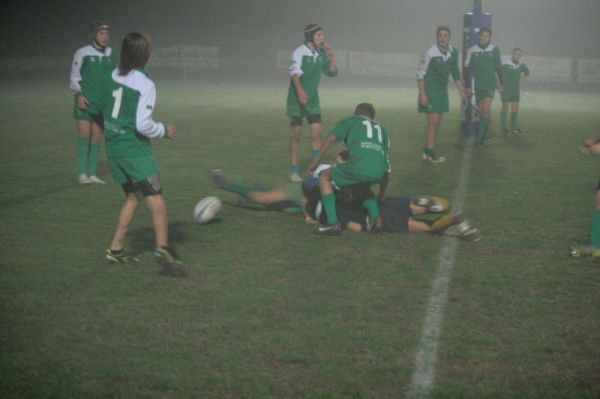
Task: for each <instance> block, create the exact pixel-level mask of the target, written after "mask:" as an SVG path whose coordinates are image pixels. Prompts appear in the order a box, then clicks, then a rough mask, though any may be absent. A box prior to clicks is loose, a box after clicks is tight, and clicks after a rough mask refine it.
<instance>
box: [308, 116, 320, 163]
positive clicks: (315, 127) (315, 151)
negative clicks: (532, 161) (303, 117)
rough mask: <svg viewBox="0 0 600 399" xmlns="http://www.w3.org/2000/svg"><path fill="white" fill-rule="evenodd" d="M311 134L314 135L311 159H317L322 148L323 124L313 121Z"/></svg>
mask: <svg viewBox="0 0 600 399" xmlns="http://www.w3.org/2000/svg"><path fill="white" fill-rule="evenodd" d="M310 134H311V136H312V147H311V149H312V151H311V154H310V158H311V161H312V160H315V159H316V158H317V156H318V155H319V150H320V149H321V124H320V123H313V124H311V125H310Z"/></svg>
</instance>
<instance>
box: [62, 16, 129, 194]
mask: <svg viewBox="0 0 600 399" xmlns="http://www.w3.org/2000/svg"><path fill="white" fill-rule="evenodd" d="M109 38H110V33H109V26H108V24H107V23H106V22H104V21H96V22H94V23H93V24H92V42H91V43H90V44H88V45H87V46H83V47H81V48H80V49H78V50H77V51H76V52H75V55H74V56H73V64H72V65H71V76H70V86H69V87H70V88H71V91H73V94H74V95H75V105H74V107H73V117H74V118H75V120H76V121H77V130H78V132H79V136H78V138H77V170H78V173H79V178H78V181H79V184H90V183H100V184H104V181H103V180H101V179H99V178H98V177H97V176H96V164H97V163H98V154H99V153H100V137H101V135H102V117H99V118H93V117H92V116H91V115H90V114H89V113H88V112H87V111H86V109H87V105H88V100H87V96H89V95H91V94H92V93H93V92H94V91H96V90H99V87H98V86H99V84H100V82H101V81H102V80H103V79H104V77H105V75H109V74H110V73H111V72H112V70H113V69H115V66H116V65H117V60H116V57H115V55H114V53H113V51H112V48H110V47H108V41H109Z"/></svg>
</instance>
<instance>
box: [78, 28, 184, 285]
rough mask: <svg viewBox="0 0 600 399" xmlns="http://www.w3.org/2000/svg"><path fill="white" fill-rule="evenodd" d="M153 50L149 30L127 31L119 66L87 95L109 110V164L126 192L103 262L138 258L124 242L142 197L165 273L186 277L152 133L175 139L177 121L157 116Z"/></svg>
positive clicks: (95, 108) (94, 106)
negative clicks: (171, 235)
mask: <svg viewBox="0 0 600 399" xmlns="http://www.w3.org/2000/svg"><path fill="white" fill-rule="evenodd" d="M150 52H151V50H150V38H149V37H148V36H147V35H145V34H142V33H138V32H132V33H129V34H127V35H126V36H125V38H124V39H123V45H122V48H121V59H120V61H119V67H118V68H117V69H115V70H114V71H113V72H112V75H111V76H109V77H107V79H106V80H105V82H104V83H103V85H102V90H101V92H100V93H99V95H98V96H97V97H95V98H90V99H88V100H89V103H90V106H89V110H90V113H93V114H98V113H102V115H103V116H104V128H105V131H104V137H105V140H106V155H107V157H108V164H109V166H110V170H111V172H112V175H113V179H114V181H115V182H117V183H119V184H121V187H122V188H123V191H124V192H125V196H126V197H125V202H124V204H123V205H122V207H121V211H120V213H119V219H118V222H117V227H116V229H115V233H114V236H113V239H112V242H111V245H110V249H107V250H106V252H105V255H104V262H105V263H107V264H112V263H116V264H118V263H130V262H137V259H136V258H133V257H132V256H129V255H127V254H125V252H124V249H123V246H124V241H125V236H126V235H127V231H128V230H129V226H130V225H131V222H132V221H133V218H134V216H135V213H136V211H137V208H138V206H139V204H140V202H142V198H143V199H144V201H145V202H146V206H147V207H148V209H149V210H150V214H151V215H152V226H153V228H154V238H155V242H156V249H155V250H154V255H155V257H156V259H157V261H158V262H159V263H160V264H161V265H162V267H163V273H164V274H168V275H171V276H173V277H181V276H185V275H187V266H186V265H185V264H184V263H182V262H181V261H179V260H177V259H176V257H175V255H174V254H173V252H172V251H171V249H170V248H169V246H168V245H169V244H168V242H169V241H168V222H167V208H166V205H165V201H164V199H163V196H162V186H161V182H160V178H159V176H158V165H157V163H156V158H155V156H154V150H153V149H152V145H151V144H150V139H162V138H167V139H171V140H173V139H175V137H176V132H175V127H174V126H172V125H165V124H163V123H159V122H155V121H154V120H153V119H152V112H153V111H154V106H155V103H156V88H155V86H154V82H152V81H151V80H150V79H149V78H148V75H147V74H146V72H145V71H144V67H145V66H146V63H147V62H148V60H149V58H150Z"/></svg>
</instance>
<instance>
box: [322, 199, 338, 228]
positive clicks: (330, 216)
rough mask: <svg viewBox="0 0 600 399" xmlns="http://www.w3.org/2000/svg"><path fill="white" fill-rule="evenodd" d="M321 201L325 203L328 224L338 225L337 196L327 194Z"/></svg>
mask: <svg viewBox="0 0 600 399" xmlns="http://www.w3.org/2000/svg"><path fill="white" fill-rule="evenodd" d="M321 201H322V202H323V207H324V208H325V213H326V214H327V223H329V224H336V223H337V222H338V220H337V212H336V211H335V194H334V193H329V194H325V195H323V196H321Z"/></svg>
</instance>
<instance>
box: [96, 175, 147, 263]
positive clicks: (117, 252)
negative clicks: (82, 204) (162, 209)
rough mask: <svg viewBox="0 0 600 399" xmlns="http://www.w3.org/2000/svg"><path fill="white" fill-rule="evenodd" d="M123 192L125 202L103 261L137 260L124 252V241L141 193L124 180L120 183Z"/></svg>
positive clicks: (121, 261)
mask: <svg viewBox="0 0 600 399" xmlns="http://www.w3.org/2000/svg"><path fill="white" fill-rule="evenodd" d="M121 187H122V188H123V191H124V192H125V196H126V197H125V202H124V203H123V205H122V206H121V210H120V211H119V217H118V219H117V226H116V227H115V231H114V234H113V238H112V241H111V243H110V248H109V249H107V250H106V253H105V255H104V263H107V264H110V263H130V262H137V261H138V260H137V259H136V258H134V257H133V256H130V255H127V254H125V250H124V249H123V248H124V243H125V237H126V236H127V232H128V231H129V226H131V222H132V221H133V218H134V217H135V214H136V212H137V209H138V207H139V205H140V202H141V199H142V197H141V194H140V193H139V191H138V190H137V188H136V187H135V186H134V185H133V183H131V182H129V181H128V182H126V183H124V184H122V185H121Z"/></svg>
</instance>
